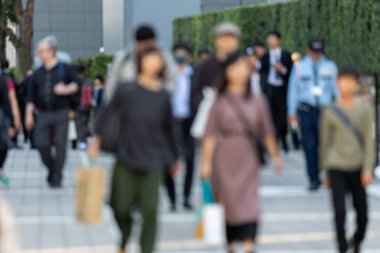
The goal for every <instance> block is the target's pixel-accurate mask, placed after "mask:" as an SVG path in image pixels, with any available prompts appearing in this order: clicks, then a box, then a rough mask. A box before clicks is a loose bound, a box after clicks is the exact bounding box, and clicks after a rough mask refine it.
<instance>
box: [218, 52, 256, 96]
mask: <svg viewBox="0 0 380 253" xmlns="http://www.w3.org/2000/svg"><path fill="white" fill-rule="evenodd" d="M243 57H246V54H243V53H240V52H235V53H232V54H231V55H230V56H228V58H227V59H226V61H225V62H224V63H223V70H222V73H221V75H220V76H219V77H218V81H217V83H216V87H217V88H218V91H219V94H220V95H221V94H225V93H226V91H227V87H228V82H229V80H228V78H227V69H228V68H229V67H230V66H231V65H232V64H235V63H236V62H237V61H239V60H240V59H241V58H243ZM251 95H252V90H251V79H250V78H248V80H247V88H246V90H245V95H244V97H245V98H246V99H249V98H250V97H251Z"/></svg>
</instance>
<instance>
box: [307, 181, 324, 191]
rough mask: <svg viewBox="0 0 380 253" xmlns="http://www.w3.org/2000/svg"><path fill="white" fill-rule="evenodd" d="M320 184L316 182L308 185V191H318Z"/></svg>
mask: <svg viewBox="0 0 380 253" xmlns="http://www.w3.org/2000/svg"><path fill="white" fill-rule="evenodd" d="M320 186H321V184H317V183H314V184H311V185H310V186H309V191H311V192H315V191H318V190H319V187H320Z"/></svg>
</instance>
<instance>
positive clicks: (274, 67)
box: [260, 31, 293, 152]
mask: <svg viewBox="0 0 380 253" xmlns="http://www.w3.org/2000/svg"><path fill="white" fill-rule="evenodd" d="M281 42H282V37H281V34H280V33H279V32H278V31H272V32H269V33H268V35H267V44H268V47H269V50H268V52H267V53H266V54H265V55H264V57H263V59H262V61H261V69H260V72H261V82H262V87H263V91H264V93H265V95H266V96H267V98H268V102H269V106H270V110H271V113H272V117H273V122H274V124H275V127H276V131H277V137H278V139H279V140H281V142H282V146H283V149H284V150H285V151H286V152H287V151H288V149H289V148H288V144H287V141H286V135H287V132H288V122H287V94H288V82H289V77H290V73H291V70H292V67H293V62H292V58H291V55H290V53H288V52H286V51H285V50H283V49H282V48H281Z"/></svg>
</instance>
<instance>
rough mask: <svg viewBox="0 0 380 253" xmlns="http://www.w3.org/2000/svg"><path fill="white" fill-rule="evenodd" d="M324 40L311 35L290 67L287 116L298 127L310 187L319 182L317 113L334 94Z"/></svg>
mask: <svg viewBox="0 0 380 253" xmlns="http://www.w3.org/2000/svg"><path fill="white" fill-rule="evenodd" d="M324 47H325V45H324V42H323V41H322V40H320V39H312V40H310V42H309V46H308V49H307V52H308V55H307V56H305V58H304V59H303V60H302V61H301V62H300V63H299V65H298V66H297V67H294V68H293V70H292V73H291V76H290V81H289V90H288V117H289V124H290V125H291V126H292V127H297V126H298V124H299V125H300V127H301V135H302V145H303V148H304V152H305V158H306V166H307V173H308V177H309V180H310V187H309V189H310V190H311V191H315V190H318V188H319V187H320V185H321V181H320V177H319V154H318V153H319V152H318V149H319V145H318V140H319V134H318V132H319V115H320V112H321V108H322V107H324V106H327V105H329V104H330V103H331V102H332V101H333V100H334V98H336V97H337V96H338V89H337V85H336V78H337V72H338V71H337V66H336V64H335V63H334V62H333V61H332V60H330V59H328V58H327V57H325V56H324Z"/></svg>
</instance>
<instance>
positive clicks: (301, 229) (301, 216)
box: [0, 149, 380, 253]
mask: <svg viewBox="0 0 380 253" xmlns="http://www.w3.org/2000/svg"><path fill="white" fill-rule="evenodd" d="M284 159H285V162H286V171H285V173H284V174H283V175H282V176H279V177H277V176H275V175H274V173H273V171H272V170H271V169H264V170H263V173H262V174H263V187H262V189H261V195H262V206H263V214H264V215H263V219H262V221H261V229H260V232H261V236H260V246H259V252H262V253H330V252H331V253H332V252H335V251H334V250H333V249H334V247H333V246H334V244H333V234H332V226H331V219H332V218H331V213H330V209H329V196H328V192H327V191H326V190H321V191H319V192H317V193H313V194H311V193H309V192H307V191H306V190H305V175H304V170H303V162H302V156H301V154H300V153H291V154H290V155H287V156H284ZM99 164H100V165H101V166H102V167H104V168H105V169H106V170H107V172H108V174H111V167H112V159H111V158H110V157H106V156H104V157H102V158H101V159H100V160H99ZM80 165H81V155H80V153H79V152H74V151H70V152H69V155H68V162H67V164H66V170H65V185H64V189H62V190H50V189H48V187H47V186H46V183H45V181H44V179H45V177H46V172H45V171H44V169H43V167H42V165H41V162H40V160H39V157H38V155H37V153H36V152H35V151H29V149H24V150H20V151H16V150H15V151H12V152H11V153H10V155H9V159H8V161H7V164H6V170H7V173H8V175H9V176H10V177H11V180H12V181H11V187H10V188H9V189H4V188H0V194H2V195H3V196H5V198H6V199H7V200H8V202H9V203H10V205H11V208H12V210H13V212H14V214H15V216H16V222H17V227H18V231H19V237H20V241H21V245H22V249H23V251H22V252H23V253H61V252H62V253H63V252H65V253H89V252H91V253H113V252H116V250H115V248H114V245H115V242H116V241H117V238H118V232H117V229H116V227H115V223H114V221H113V218H112V215H111V212H110V210H109V208H107V207H105V212H104V216H105V217H104V223H103V224H102V225H98V226H86V225H81V224H78V223H77V222H76V221H75V219H74V217H73V213H74V193H75V170H76V169H77V168H78V167H79V166H80ZM0 187H1V186H0ZM194 192H195V202H196V203H197V202H199V201H198V200H199V192H200V189H199V187H198V186H197V187H195V189H194ZM369 192H370V195H371V198H370V205H371V222H370V232H369V236H368V240H367V242H366V245H365V249H366V251H364V252H367V253H375V252H378V253H380V184H379V183H377V184H375V185H374V186H372V187H371V189H370V190H369ZM161 195H162V197H161V200H162V201H161V214H160V224H161V225H160V233H159V243H158V245H157V247H158V252H160V253H164V252H165V253H166V252H167V253H175V252H188V253H190V252H194V253H206V252H210V253H217V252H218V253H219V252H224V251H223V250H222V249H220V248H210V247H206V246H205V245H204V244H203V243H202V242H201V241H196V240H195V239H194V236H193V231H194V227H195V221H196V215H195V213H189V212H184V211H179V212H178V213H176V214H172V213H169V212H168V211H167V210H168V204H167V198H166V195H165V194H164V190H162V194H161ZM349 218H350V220H351V221H352V220H353V218H354V217H353V215H352V214H351V215H349ZM348 227H349V229H350V230H351V231H352V226H351V225H349V226H348ZM135 232H136V233H134V234H137V232H138V227H137V228H136V231H135ZM136 242H137V240H136V236H135V238H134V239H133V240H132V242H131V250H130V251H128V252H138V251H136V247H137V246H136Z"/></svg>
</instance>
